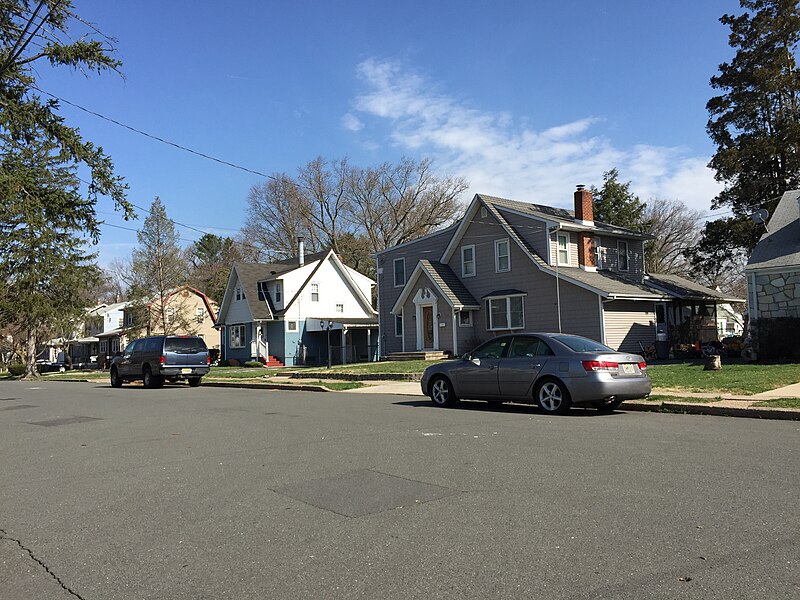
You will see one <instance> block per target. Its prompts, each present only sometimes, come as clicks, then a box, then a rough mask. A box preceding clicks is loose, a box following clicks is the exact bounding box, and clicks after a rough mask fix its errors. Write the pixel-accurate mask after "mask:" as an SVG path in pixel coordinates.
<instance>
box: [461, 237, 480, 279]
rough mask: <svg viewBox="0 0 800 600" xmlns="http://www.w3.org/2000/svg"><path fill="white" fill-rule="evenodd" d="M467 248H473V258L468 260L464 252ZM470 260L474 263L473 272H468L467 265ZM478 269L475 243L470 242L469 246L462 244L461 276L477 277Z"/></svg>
mask: <svg viewBox="0 0 800 600" xmlns="http://www.w3.org/2000/svg"><path fill="white" fill-rule="evenodd" d="M467 250H472V260H471V261H466V260H464V253H465V252H466V251H467ZM468 262H471V263H472V273H468V272H467V269H466V266H467V264H468ZM477 272H478V269H477V268H476V261H475V244H470V245H469V246H461V277H475V275H476V273H477Z"/></svg>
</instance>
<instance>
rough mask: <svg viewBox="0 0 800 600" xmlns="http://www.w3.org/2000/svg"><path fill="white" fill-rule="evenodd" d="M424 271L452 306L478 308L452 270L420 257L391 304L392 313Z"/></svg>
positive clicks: (406, 297) (409, 293)
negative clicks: (392, 304)
mask: <svg viewBox="0 0 800 600" xmlns="http://www.w3.org/2000/svg"><path fill="white" fill-rule="evenodd" d="M422 273H425V274H426V275H427V276H428V279H430V280H431V282H433V285H434V287H436V288H437V289H438V290H439V293H440V294H441V295H442V296H443V297H444V299H445V300H446V301H447V302H448V303H449V304H450V306H452V307H453V308H476V309H477V308H480V307H481V305H480V303H479V302H478V301H477V300H475V298H474V297H473V295H472V294H471V293H470V291H469V290H468V289H467V288H466V286H464V283H463V282H462V281H461V280H460V279H459V278H458V277H457V276H456V274H455V273H453V270H452V269H451V268H450V267H449V266H447V265H445V264H442V263H440V262H435V261H430V260H427V259H422V260H420V261H419V262H418V263H417V266H416V267H414V271H413V272H412V273H411V277H409V278H408V281H406V285H405V286H403V291H402V292H401V293H400V296H399V297H398V298H397V301H396V302H395V303H394V306H392V310H391V311H390V312H392V313H394V312H395V310H397V309H398V308H399V307H400V306H402V305H403V304H405V302H406V300H407V299H408V297H409V296H410V295H411V291H412V290H413V288H414V284H415V283H416V281H417V279H418V278H419V276H420V274H422Z"/></svg>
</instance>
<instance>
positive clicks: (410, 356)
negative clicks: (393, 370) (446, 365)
mask: <svg viewBox="0 0 800 600" xmlns="http://www.w3.org/2000/svg"><path fill="white" fill-rule="evenodd" d="M445 358H449V357H448V355H447V354H445V353H444V352H442V351H440V350H418V351H415V352H392V353H391V354H390V355H389V356H388V357H387V360H394V361H399V360H442V359H445Z"/></svg>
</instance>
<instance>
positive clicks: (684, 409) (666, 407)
mask: <svg viewBox="0 0 800 600" xmlns="http://www.w3.org/2000/svg"><path fill="white" fill-rule="evenodd" d="M620 409H621V410H632V411H640V412H665V413H679V414H689V415H709V416H714V417H739V418H746V419H772V420H777V421H800V410H793V409H784V410H780V409H774V408H760V407H756V408H736V407H728V406H708V405H703V404H689V403H686V404H683V403H680V402H662V403H660V404H644V403H640V402H623V403H622V406H620Z"/></svg>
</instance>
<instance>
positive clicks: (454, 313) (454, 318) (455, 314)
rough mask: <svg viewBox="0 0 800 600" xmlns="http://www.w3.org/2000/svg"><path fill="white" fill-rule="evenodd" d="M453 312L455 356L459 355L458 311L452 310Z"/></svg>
mask: <svg viewBox="0 0 800 600" xmlns="http://www.w3.org/2000/svg"><path fill="white" fill-rule="evenodd" d="M451 312H452V313H453V356H458V315H459V312H458V311H455V310H453V311H451Z"/></svg>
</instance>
